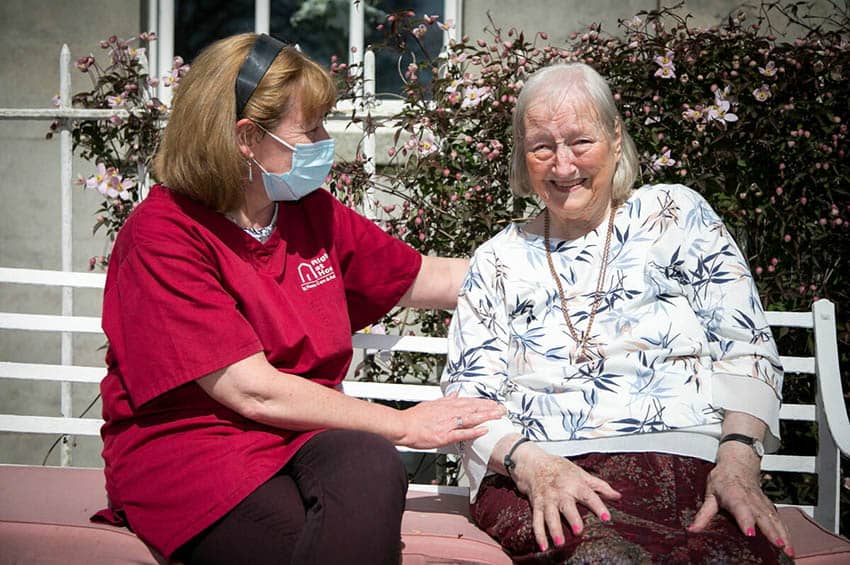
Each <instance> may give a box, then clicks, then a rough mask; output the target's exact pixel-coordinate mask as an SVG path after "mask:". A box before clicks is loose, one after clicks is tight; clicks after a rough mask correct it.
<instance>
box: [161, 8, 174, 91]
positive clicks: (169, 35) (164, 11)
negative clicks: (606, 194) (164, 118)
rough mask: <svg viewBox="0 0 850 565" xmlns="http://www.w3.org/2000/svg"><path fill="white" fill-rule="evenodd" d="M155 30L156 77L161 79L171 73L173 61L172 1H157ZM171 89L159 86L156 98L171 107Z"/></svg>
mask: <svg viewBox="0 0 850 565" xmlns="http://www.w3.org/2000/svg"><path fill="white" fill-rule="evenodd" d="M158 3H159V13H158V14H157V16H158V19H157V28H158V31H159V39H158V40H157V43H159V48H158V51H159V56H158V57H157V62H158V63H159V65H158V67H157V69H158V76H160V77H163V76H165V75H166V74H168V73H170V72H171V61H172V60H173V59H174V0H158ZM171 92H172V88H170V87H166V86H164V85H163V84H162V83H160V85H159V90H158V92H157V97H158V98H159V99H160V100H162V101H163V102H164V103H165V104H168V105H169V106H170V105H171Z"/></svg>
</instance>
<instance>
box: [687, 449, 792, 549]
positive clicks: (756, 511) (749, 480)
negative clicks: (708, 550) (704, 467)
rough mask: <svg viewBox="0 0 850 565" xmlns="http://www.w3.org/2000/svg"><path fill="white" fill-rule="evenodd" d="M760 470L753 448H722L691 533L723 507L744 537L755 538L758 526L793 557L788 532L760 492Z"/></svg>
mask: <svg viewBox="0 0 850 565" xmlns="http://www.w3.org/2000/svg"><path fill="white" fill-rule="evenodd" d="M760 468H761V460H760V459H759V458H758V457H757V456H756V455H755V454H754V453H753V450H752V449H751V448H750V447H748V446H746V445H743V444H740V443H736V442H728V443H725V444H723V445H721V446H720V449H719V450H718V452H717V464H716V465H715V467H714V469H713V470H712V471H711V473H709V475H708V484H707V485H706V493H705V501H704V502H703V505H702V507H701V508H700V509H699V511H698V512H697V514H696V516H695V517H694V521H693V523H692V524H691V525H690V526H689V527H688V530H690V531H693V532H700V531H702V530H704V529H705V528H706V526H708V523H709V522H710V521H711V519H712V518H713V517H714V515H715V514H717V512H718V510H719V509H720V508H724V509H725V510H727V511H728V512H729V513H730V514H732V516H734V518H735V521H736V522H737V523H738V527H739V528H741V531H742V532H743V533H744V534H745V535H747V536H754V535H756V531H755V528H756V527H758V528H759V530H761V532H762V533H763V534H764V535H765V536H766V537H767V539H769V540H770V541H771V542H773V544H774V545H776V546H777V547H783V548H785V553H786V554H788V555H790V556H792V557H793V556H794V550H793V549H792V548H791V546H790V544H789V539H790V538H789V536H788V529H787V528H786V527H785V524H784V523H783V522H782V519H781V518H780V516H779V513H778V512H777V511H776V507H775V506H774V505H773V503H772V502H771V501H770V500H769V499H768V498H767V497H766V496H765V495H764V492H762V490H761V484H760V474H759V471H760Z"/></svg>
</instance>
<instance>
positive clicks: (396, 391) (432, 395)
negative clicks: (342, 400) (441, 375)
mask: <svg viewBox="0 0 850 565" xmlns="http://www.w3.org/2000/svg"><path fill="white" fill-rule="evenodd" d="M342 391H343V392H344V393H345V394H347V395H349V396H356V397H358V398H369V399H373V400H406V401H410V402H422V401H424V400H435V399H437V398H440V397H441V396H443V393H442V392H440V387H438V386H437V385H404V384H391V383H366V382H359V381H342Z"/></svg>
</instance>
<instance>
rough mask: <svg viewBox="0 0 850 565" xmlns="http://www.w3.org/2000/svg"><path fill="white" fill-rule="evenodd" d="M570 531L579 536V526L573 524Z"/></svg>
mask: <svg viewBox="0 0 850 565" xmlns="http://www.w3.org/2000/svg"><path fill="white" fill-rule="evenodd" d="M572 529H573V533H574V534H575V535H579V534H580V533H581V526H578V525H575V524H573V526H572Z"/></svg>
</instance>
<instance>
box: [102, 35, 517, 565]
mask: <svg viewBox="0 0 850 565" xmlns="http://www.w3.org/2000/svg"><path fill="white" fill-rule="evenodd" d="M334 96H335V91H334V87H333V82H332V80H331V77H330V76H329V75H328V73H327V72H326V71H325V70H324V69H322V68H321V67H320V66H318V65H317V64H316V63H314V62H312V61H311V60H309V59H308V58H307V57H305V56H304V55H302V54H301V53H300V52H299V51H297V50H296V49H294V48H292V47H289V46H285V45H284V44H282V43H281V42H279V41H277V40H275V39H272V38H270V37H268V36H256V35H254V34H244V35H238V36H234V37H230V38H228V39H224V40H221V41H219V42H217V43H215V44H213V45H212V46H210V47H209V48H207V49H206V50H205V51H204V52H203V53H202V54H201V55H200V56H199V57H198V58H197V59H196V60H195V61H194V64H193V65H192V68H191V70H190V71H189V72H188V74H187V75H186V77H185V78H184V79H183V81H182V83H181V85H180V88H179V90H178V91H177V94H176V97H175V99H174V105H173V109H172V113H171V116H170V119H169V122H168V126H167V128H166V130H165V134H164V138H163V140H162V144H161V147H160V148H159V152H158V154H157V156H156V160H155V164H154V166H155V169H156V173H157V176H158V177H159V178H160V179H162V181H163V182H164V183H165V184H164V185H159V186H155V187H154V188H153V189H152V190H151V193H150V195H149V196H148V198H147V199H146V200H145V201H144V202H143V203H142V204H141V205H140V206H138V207H137V208H136V209H135V210H134V211H133V213H132V215H131V216H130V218H129V219H128V220H127V223H126V224H125V225H124V227H123V228H122V230H121V232H120V233H119V235H118V238H117V241H116V243H115V248H114V251H113V254H112V257H111V261H110V264H109V273H108V276H107V282H106V289H105V294H104V306H103V327H104V330H105V332H106V335H107V337H108V338H109V350H108V353H107V363H108V375H107V376H106V378H105V379H104V380H103V384H102V386H101V391H102V394H103V415H104V419H105V420H106V423H105V425H104V427H103V431H102V435H103V440H104V450H103V457H104V460H105V462H106V468H105V474H106V487H107V491H108V495H109V502H110V507H109V508H108V509H107V510H104V511H102V512H101V513H100V514H99V516H100V517H101V518H102V519H106V520H109V521H111V522H113V523H119V524H127V525H128V526H129V527H131V528H132V529H133V530H134V531H135V532H136V533H137V534H138V535H139V536H140V537H141V538H142V539H143V540H145V541H146V542H147V543H148V544H149V545H151V546H152V547H153V548H154V549H155V550H156V551H158V552H159V553H161V554H162V555H164V556H165V557H166V558H169V559H170V558H177V559H180V560H182V561H184V562H186V563H227V564H234V563H251V564H264V563H343V562H348V563H370V564H372V563H395V562H397V561H398V557H399V546H400V523H401V514H402V512H403V508H404V497H405V492H406V485H407V477H406V474H405V472H404V468H403V465H402V464H401V461H400V459H399V457H398V455H397V452H396V450H395V448H394V446H393V444H403V445H408V446H416V447H420V448H425V447H435V446H440V445H445V444H448V443H452V442H456V441H461V440H471V439H474V438H476V437H478V436H480V435H481V434H483V433H485V432H486V430H485V429H484V428H479V427H478V426H479V424H481V423H482V422H484V421H485V420H488V419H492V418H497V417H500V416H501V415H502V414H503V413H504V410H503V409H502V408H501V407H500V406H498V404H496V403H494V402H492V401H489V400H479V399H458V398H448V399H442V400H438V401H434V402H431V403H425V404H420V405H418V406H417V407H415V408H411V409H408V410H404V411H399V410H394V409H392V408H389V407H385V406H381V405H379V404H372V403H369V402H365V401H361V400H358V399H355V398H350V397H346V396H345V395H343V394H341V393H340V392H339V391H338V390H337V388H338V385H339V384H340V382H341V381H342V379H343V378H344V377H345V374H346V371H347V369H348V366H349V363H350V361H351V356H352V345H351V332H352V331H353V330H356V329H358V328H361V327H363V326H365V325H367V324H369V323H372V322H374V321H376V320H378V319H379V318H380V317H381V316H382V315H384V314H385V313H386V312H387V311H388V310H389V309H390V308H392V307H393V306H394V305H396V304H402V305H406V306H414V307H426V306H427V307H435V306H438V307H453V306H454V304H455V302H456V296H457V291H458V288H459V285H460V281H461V279H462V277H463V272H464V271H465V268H466V261H461V260H450V259H437V258H430V257H422V256H420V255H419V253H417V252H415V251H414V250H412V249H411V248H409V247H408V246H407V245H406V244H403V243H402V242H400V241H398V240H395V239H393V238H391V237H389V236H387V235H386V234H385V233H384V232H382V231H381V230H380V229H378V228H377V227H376V226H375V225H374V224H373V223H372V222H370V221H368V220H366V219H364V218H363V217H361V216H359V215H357V214H356V213H354V212H353V211H352V210H350V209H348V208H346V207H345V206H343V205H341V204H340V203H339V202H338V201H336V200H335V199H334V198H333V197H332V196H331V195H330V194H329V193H328V192H327V191H325V190H318V189H319V187H320V186H321V184H322V183H323V182H324V179H325V177H326V175H327V174H328V171H329V169H330V167H331V163H332V160H333V155H334V144H333V141H332V140H331V139H329V136H328V133H327V131H325V128H324V126H323V121H324V117H325V114H326V113H327V112H328V111H329V110H330V108H331V107H332V105H333V104H334ZM459 422H462V423H463V427H462V428H458V423H459Z"/></svg>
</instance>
